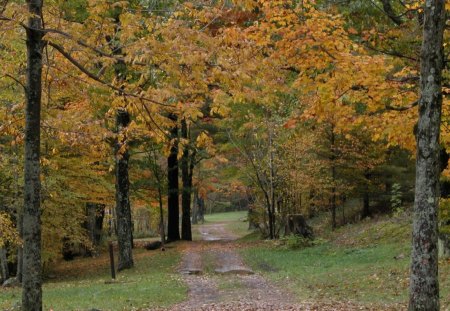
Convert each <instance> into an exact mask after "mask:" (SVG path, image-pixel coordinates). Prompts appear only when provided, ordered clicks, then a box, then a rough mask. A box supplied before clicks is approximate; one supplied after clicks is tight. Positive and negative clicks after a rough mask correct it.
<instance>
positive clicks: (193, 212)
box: [192, 189, 198, 225]
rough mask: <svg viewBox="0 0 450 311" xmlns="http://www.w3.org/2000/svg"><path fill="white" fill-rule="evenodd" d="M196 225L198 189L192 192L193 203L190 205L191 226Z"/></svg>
mask: <svg viewBox="0 0 450 311" xmlns="http://www.w3.org/2000/svg"><path fill="white" fill-rule="evenodd" d="M197 223H198V189H195V190H194V202H193V204H192V224H194V225H196V224H197Z"/></svg>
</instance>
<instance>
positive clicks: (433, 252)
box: [409, 0, 446, 311]
mask: <svg viewBox="0 0 450 311" xmlns="http://www.w3.org/2000/svg"><path fill="white" fill-rule="evenodd" d="M424 18H425V19H424V31H423V42H422V51H421V68H420V75H421V80H420V90H421V97H420V100H419V122H418V126H417V137H416V139H417V155H416V158H417V159H416V188H415V189H416V191H415V201H414V216H413V217H414V223H413V235H412V254H411V261H412V262H411V276H410V296H409V310H411V311H416V310H424V311H425V310H427V311H434V310H439V281H438V247H437V241H438V219H437V210H438V204H439V151H440V146H439V135H440V124H441V110H442V69H443V66H444V55H443V33H444V27H445V20H446V19H445V0H426V1H425V7H424Z"/></svg>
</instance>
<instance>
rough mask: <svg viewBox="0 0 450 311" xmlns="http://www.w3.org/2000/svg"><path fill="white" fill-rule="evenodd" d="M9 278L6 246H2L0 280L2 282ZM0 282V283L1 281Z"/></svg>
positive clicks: (0, 249)
mask: <svg viewBox="0 0 450 311" xmlns="http://www.w3.org/2000/svg"><path fill="white" fill-rule="evenodd" d="M8 278H9V269H8V259H7V256H6V247H0V280H2V282H4V281H6V280H7V279H8ZM2 282H0V285H1V283H2Z"/></svg>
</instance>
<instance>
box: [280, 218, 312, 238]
mask: <svg viewBox="0 0 450 311" xmlns="http://www.w3.org/2000/svg"><path fill="white" fill-rule="evenodd" d="M289 234H294V235H299V236H302V237H304V238H308V239H313V238H314V233H313V229H312V228H311V226H309V225H308V224H307V223H306V219H305V217H304V216H303V215H301V214H290V215H287V217H286V227H285V235H289Z"/></svg>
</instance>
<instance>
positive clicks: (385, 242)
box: [241, 221, 450, 310]
mask: <svg viewBox="0 0 450 311" xmlns="http://www.w3.org/2000/svg"><path fill="white" fill-rule="evenodd" d="M336 235H337V236H338V237H337V238H336V240H333V241H331V242H325V243H324V244H321V245H318V246H315V247H310V248H305V249H300V250H288V249H284V248H282V247H279V246H274V244H273V243H271V242H267V243H263V244H261V243H260V244H259V245H257V246H253V247H251V248H247V249H243V250H242V251H241V252H242V254H243V256H244V258H245V260H246V261H247V262H248V264H249V265H251V266H252V268H253V269H255V270H257V271H259V272H261V273H263V274H265V275H266V276H268V277H269V278H270V279H272V280H274V281H275V282H276V283H278V284H279V285H280V286H284V287H286V288H287V289H289V290H291V291H292V292H293V293H294V294H295V296H296V297H298V298H299V299H301V300H302V299H314V300H321V299H326V300H328V299H336V300H341V301H347V300H350V301H355V302H358V303H367V304H374V305H384V304H397V303H401V304H403V303H405V302H406V301H407V293H408V282H409V279H408V277H409V254H410V246H409V242H410V239H409V238H408V239H405V238H404V237H405V236H408V235H409V226H405V224H404V223H400V224H396V223H395V222H390V221H381V222H372V223H370V224H369V223H361V224H358V225H352V226H348V227H344V228H341V229H339V230H338V232H336ZM399 255H401V256H400V257H402V258H401V259H394V257H395V256H399ZM440 286H441V297H442V301H441V304H442V306H443V309H444V310H445V307H448V306H450V265H449V263H448V262H442V263H441V265H440Z"/></svg>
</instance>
